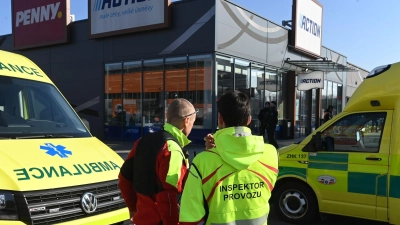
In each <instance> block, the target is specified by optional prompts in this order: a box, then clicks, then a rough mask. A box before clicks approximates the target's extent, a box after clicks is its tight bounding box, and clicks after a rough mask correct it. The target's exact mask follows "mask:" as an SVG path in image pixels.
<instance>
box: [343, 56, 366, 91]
mask: <svg viewBox="0 0 400 225" xmlns="http://www.w3.org/2000/svg"><path fill="white" fill-rule="evenodd" d="M348 65H349V66H351V67H353V68H356V69H358V72H348V73H347V90H346V97H347V98H350V97H351V96H352V95H353V93H354V91H355V90H356V89H357V87H358V86H360V84H361V83H362V82H363V80H364V79H365V77H366V76H367V75H368V73H369V71H367V70H365V69H363V68H361V67H359V66H356V65H354V64H352V63H348Z"/></svg>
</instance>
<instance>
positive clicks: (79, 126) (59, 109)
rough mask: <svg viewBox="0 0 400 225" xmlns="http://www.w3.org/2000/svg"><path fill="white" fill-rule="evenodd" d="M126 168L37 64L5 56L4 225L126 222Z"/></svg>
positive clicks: (0, 158) (0, 189)
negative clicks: (121, 183)
mask: <svg viewBox="0 0 400 225" xmlns="http://www.w3.org/2000/svg"><path fill="white" fill-rule="evenodd" d="M122 163H123V159H122V158H121V157H119V156H118V154H116V153H115V152H114V151H112V150H111V149H110V148H108V146H106V145H105V144H103V143H102V142H101V141H99V140H98V139H97V138H95V137H93V136H92V135H91V134H90V132H89V131H88V129H87V127H86V126H85V125H84V124H83V123H82V121H81V119H80V118H79V117H78V115H77V114H76V112H75V111H74V110H73V109H72V108H71V106H70V105H69V104H68V103H67V101H66V99H65V98H64V97H63V96H62V94H61V93H60V92H59V90H58V89H57V88H56V87H55V86H54V84H53V83H52V82H51V80H50V79H49V78H48V77H47V76H46V75H45V73H44V72H43V71H42V70H41V69H40V68H39V67H38V66H37V65H35V64H34V63H33V62H32V61H30V60H29V59H27V58H25V57H23V56H21V55H17V54H13V53H9V52H5V51H0V225H3V224H4V225H19V224H21V225H23V224H35V225H36V224H41V225H42V224H74V225H76V224H96V225H97V224H114V223H121V224H122V223H123V221H125V220H127V219H129V212H128V210H127V208H126V205H125V203H124V200H123V198H122V196H121V194H120V191H119V188H118V181H117V179H118V173H119V170H120V167H121V166H122Z"/></svg>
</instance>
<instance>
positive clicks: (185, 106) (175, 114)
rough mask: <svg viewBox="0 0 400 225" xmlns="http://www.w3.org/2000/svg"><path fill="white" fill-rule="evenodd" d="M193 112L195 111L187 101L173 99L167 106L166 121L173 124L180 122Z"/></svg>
mask: <svg viewBox="0 0 400 225" xmlns="http://www.w3.org/2000/svg"><path fill="white" fill-rule="evenodd" d="M194 112H195V109H194V107H193V105H192V103H190V102H189V101H188V100H186V99H184V98H177V99H174V100H173V101H172V102H171V104H169V106H168V111H167V121H168V123H170V124H175V123H177V122H179V121H181V120H182V119H183V118H184V117H185V116H187V115H189V114H192V113H194Z"/></svg>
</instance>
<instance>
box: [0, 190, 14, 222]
mask: <svg viewBox="0 0 400 225" xmlns="http://www.w3.org/2000/svg"><path fill="white" fill-rule="evenodd" d="M1 220H18V211H17V204H16V203H15V198H14V195H13V194H12V193H11V192H9V191H2V190H0V221H1Z"/></svg>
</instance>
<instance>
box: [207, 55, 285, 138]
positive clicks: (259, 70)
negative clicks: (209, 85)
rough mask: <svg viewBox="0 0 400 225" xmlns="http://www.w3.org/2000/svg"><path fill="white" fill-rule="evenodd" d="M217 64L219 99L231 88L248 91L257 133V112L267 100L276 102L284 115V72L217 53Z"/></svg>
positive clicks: (253, 127) (281, 114) (253, 125)
mask: <svg viewBox="0 0 400 225" xmlns="http://www.w3.org/2000/svg"><path fill="white" fill-rule="evenodd" d="M216 67H217V70H216V75H217V78H216V81H217V99H218V98H219V97H220V96H221V95H222V94H224V93H225V92H226V91H230V90H238V91H241V92H243V93H246V94H247V95H248V96H249V97H250V99H251V103H252V104H251V106H252V110H251V115H252V121H251V123H250V125H249V127H250V128H251V129H252V130H253V133H254V134H258V133H259V125H260V122H259V121H258V118H257V115H258V113H259V112H260V110H261V109H262V108H263V107H264V102H266V101H276V102H277V110H278V113H279V117H282V118H283V115H284V112H283V100H282V74H281V73H278V70H276V69H275V70H274V69H272V68H269V67H267V66H265V65H262V64H257V63H252V62H250V61H246V60H242V59H236V58H230V57H226V56H220V55H217V56H216ZM232 74H234V76H233V75H232ZM215 126H217V123H216V121H215Z"/></svg>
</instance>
